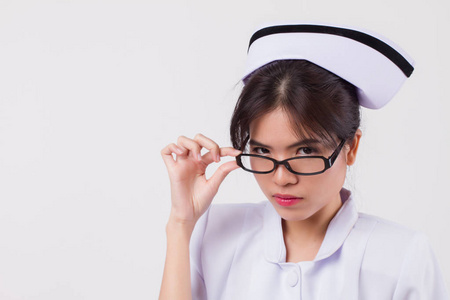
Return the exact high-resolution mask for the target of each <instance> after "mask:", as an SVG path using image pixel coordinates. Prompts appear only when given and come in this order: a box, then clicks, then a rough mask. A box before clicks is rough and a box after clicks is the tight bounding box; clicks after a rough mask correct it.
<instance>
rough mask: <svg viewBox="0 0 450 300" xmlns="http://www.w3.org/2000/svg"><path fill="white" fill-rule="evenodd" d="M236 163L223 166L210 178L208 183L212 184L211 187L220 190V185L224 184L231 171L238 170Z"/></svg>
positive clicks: (232, 162) (231, 162)
mask: <svg viewBox="0 0 450 300" xmlns="http://www.w3.org/2000/svg"><path fill="white" fill-rule="evenodd" d="M238 168H239V166H238V165H237V163H236V161H230V162H227V163H224V164H222V165H221V166H220V167H219V168H218V169H217V170H216V172H214V174H213V175H212V176H211V178H209V180H208V182H209V184H211V187H212V188H213V189H215V190H216V191H217V190H218V189H219V186H220V184H221V183H222V182H223V180H224V179H225V177H227V175H228V174H230V172H231V171H233V170H236V169H238Z"/></svg>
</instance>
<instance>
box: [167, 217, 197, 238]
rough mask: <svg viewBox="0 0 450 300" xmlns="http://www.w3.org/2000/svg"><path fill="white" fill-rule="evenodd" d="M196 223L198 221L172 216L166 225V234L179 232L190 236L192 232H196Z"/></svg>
mask: <svg viewBox="0 0 450 300" xmlns="http://www.w3.org/2000/svg"><path fill="white" fill-rule="evenodd" d="M195 223H196V221H194V220H192V221H191V220H184V219H180V218H177V217H176V216H174V215H172V214H171V215H170V217H169V221H168V222H167V225H166V232H167V234H170V233H174V232H177V233H182V234H188V235H189V236H190V235H191V234H192V231H194V227H195Z"/></svg>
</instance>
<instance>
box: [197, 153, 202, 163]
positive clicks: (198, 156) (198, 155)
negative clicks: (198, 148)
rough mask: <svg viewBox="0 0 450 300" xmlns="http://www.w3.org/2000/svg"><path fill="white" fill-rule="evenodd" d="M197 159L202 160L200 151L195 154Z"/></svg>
mask: <svg viewBox="0 0 450 300" xmlns="http://www.w3.org/2000/svg"><path fill="white" fill-rule="evenodd" d="M197 160H198V161H200V160H202V155H201V154H200V153H199V154H197Z"/></svg>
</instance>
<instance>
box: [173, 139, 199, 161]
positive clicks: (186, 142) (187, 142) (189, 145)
mask: <svg viewBox="0 0 450 300" xmlns="http://www.w3.org/2000/svg"><path fill="white" fill-rule="evenodd" d="M177 144H178V145H177V146H178V147H180V148H185V149H186V150H188V151H189V152H190V153H191V154H192V156H193V157H194V158H195V159H196V160H198V161H201V160H202V155H201V148H202V147H201V146H200V145H199V144H198V143H197V142H196V141H194V140H191V139H189V138H187V137H185V136H180V137H179V138H178V141H177Z"/></svg>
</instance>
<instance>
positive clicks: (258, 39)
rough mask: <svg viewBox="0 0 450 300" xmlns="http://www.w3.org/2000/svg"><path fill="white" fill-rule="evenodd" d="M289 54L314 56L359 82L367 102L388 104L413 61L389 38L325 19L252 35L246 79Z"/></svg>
mask: <svg viewBox="0 0 450 300" xmlns="http://www.w3.org/2000/svg"><path fill="white" fill-rule="evenodd" d="M288 59H304V60H308V61H310V62H312V63H314V64H316V65H318V66H320V67H322V68H324V69H326V70H328V71H330V72H332V73H334V74H336V75H338V76H339V77H341V78H343V79H345V80H346V81H348V82H350V83H351V84H353V85H354V86H356V87H357V94H358V99H359V103H360V105H361V106H364V107H367V108H373V109H377V108H381V107H383V106H384V105H386V104H387V103H388V102H389V101H390V100H391V99H392V97H393V96H394V95H395V94H396V93H397V91H398V90H399V89H400V87H401V86H402V84H403V82H404V81H405V80H406V78H408V77H409V76H411V74H412V72H413V70H414V67H413V65H414V62H413V60H412V59H411V58H410V57H409V56H408V55H407V54H406V53H404V52H403V51H402V50H401V49H400V48H399V47H398V46H396V45H395V44H394V43H392V42H391V41H388V40H387V39H386V38H384V37H380V36H377V37H375V36H374V34H373V33H370V34H369V33H368V32H367V31H365V32H363V31H360V30H355V29H350V28H343V27H337V26H329V25H319V24H295V25H273V26H269V27H265V28H262V29H259V30H258V31H256V32H255V33H254V34H253V36H252V37H251V39H250V44H249V48H248V57H247V64H246V70H245V75H244V77H243V81H244V83H245V82H246V80H247V79H248V78H249V77H250V75H251V74H252V73H253V72H254V71H256V70H257V69H259V68H260V67H262V66H264V65H266V64H268V63H270V62H273V61H276V60H288Z"/></svg>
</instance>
